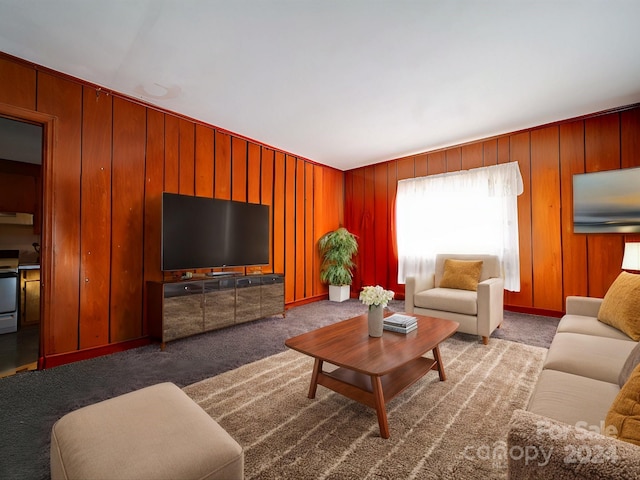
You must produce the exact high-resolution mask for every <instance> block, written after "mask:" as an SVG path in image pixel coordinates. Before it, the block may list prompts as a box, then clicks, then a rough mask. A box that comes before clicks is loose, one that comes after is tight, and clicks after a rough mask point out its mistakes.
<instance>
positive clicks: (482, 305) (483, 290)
mask: <svg viewBox="0 0 640 480" xmlns="http://www.w3.org/2000/svg"><path fill="white" fill-rule="evenodd" d="M503 317H504V279H502V278H499V277H494V278H488V279H486V280H484V281H483V282H479V283H478V335H480V336H482V337H487V338H488V337H490V336H491V332H493V331H494V330H495V329H496V327H497V326H498V325H500V324H501V323H502V319H503Z"/></svg>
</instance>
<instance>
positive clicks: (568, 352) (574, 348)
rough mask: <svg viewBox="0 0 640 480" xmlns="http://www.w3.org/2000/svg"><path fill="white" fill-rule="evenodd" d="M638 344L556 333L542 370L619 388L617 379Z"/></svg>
mask: <svg viewBox="0 0 640 480" xmlns="http://www.w3.org/2000/svg"><path fill="white" fill-rule="evenodd" d="M635 346H636V342H632V341H630V340H619V339H617V338H606V337H596V336H594V335H584V334H581V333H568V332H561V333H556V335H555V337H554V338H553V341H552V342H551V346H550V347H549V352H548V353H547V358H546V359H545V362H544V366H543V368H545V369H549V370H558V371H561V372H566V373H572V374H574V375H580V376H583V377H587V378H593V379H594V380H602V381H603V382H609V383H614V384H616V386H617V385H618V376H619V375H620V371H621V370H622V367H623V365H624V363H625V362H626V360H627V357H628V356H629V354H630V353H631V350H633V348H634V347H635Z"/></svg>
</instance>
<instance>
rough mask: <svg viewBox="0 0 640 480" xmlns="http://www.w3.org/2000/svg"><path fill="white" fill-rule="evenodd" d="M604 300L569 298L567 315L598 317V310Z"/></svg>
mask: <svg viewBox="0 0 640 480" xmlns="http://www.w3.org/2000/svg"><path fill="white" fill-rule="evenodd" d="M601 304H602V298H596V297H580V296H577V295H573V296H571V295H570V296H568V297H567V300H566V309H567V315H581V316H583V317H596V318H597V317H598V310H600V305H601Z"/></svg>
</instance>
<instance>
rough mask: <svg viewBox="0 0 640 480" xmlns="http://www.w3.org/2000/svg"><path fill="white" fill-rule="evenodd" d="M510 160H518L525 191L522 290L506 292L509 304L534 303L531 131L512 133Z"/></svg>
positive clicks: (520, 203) (520, 226) (520, 218)
mask: <svg viewBox="0 0 640 480" xmlns="http://www.w3.org/2000/svg"><path fill="white" fill-rule="evenodd" d="M509 148H510V161H512V162H518V166H519V167H520V174H521V175H522V183H523V185H524V192H523V193H522V195H520V196H518V230H519V236H520V291H519V292H509V291H506V292H505V302H506V303H507V304H508V305H518V306H523V307H525V306H532V305H533V285H532V278H533V260H532V254H531V249H532V246H531V241H532V237H531V235H532V232H531V156H530V140H529V132H524V133H519V134H516V135H512V136H511V138H510V141H509Z"/></svg>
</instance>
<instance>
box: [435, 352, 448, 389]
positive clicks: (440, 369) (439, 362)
mask: <svg viewBox="0 0 640 480" xmlns="http://www.w3.org/2000/svg"><path fill="white" fill-rule="evenodd" d="M433 359H434V360H435V361H436V366H437V367H438V375H439V376H440V381H441V382H444V381H445V380H446V379H447V376H446V375H445V373H444V364H443V363H442V357H441V356H440V345H438V346H436V348H434V349H433Z"/></svg>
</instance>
